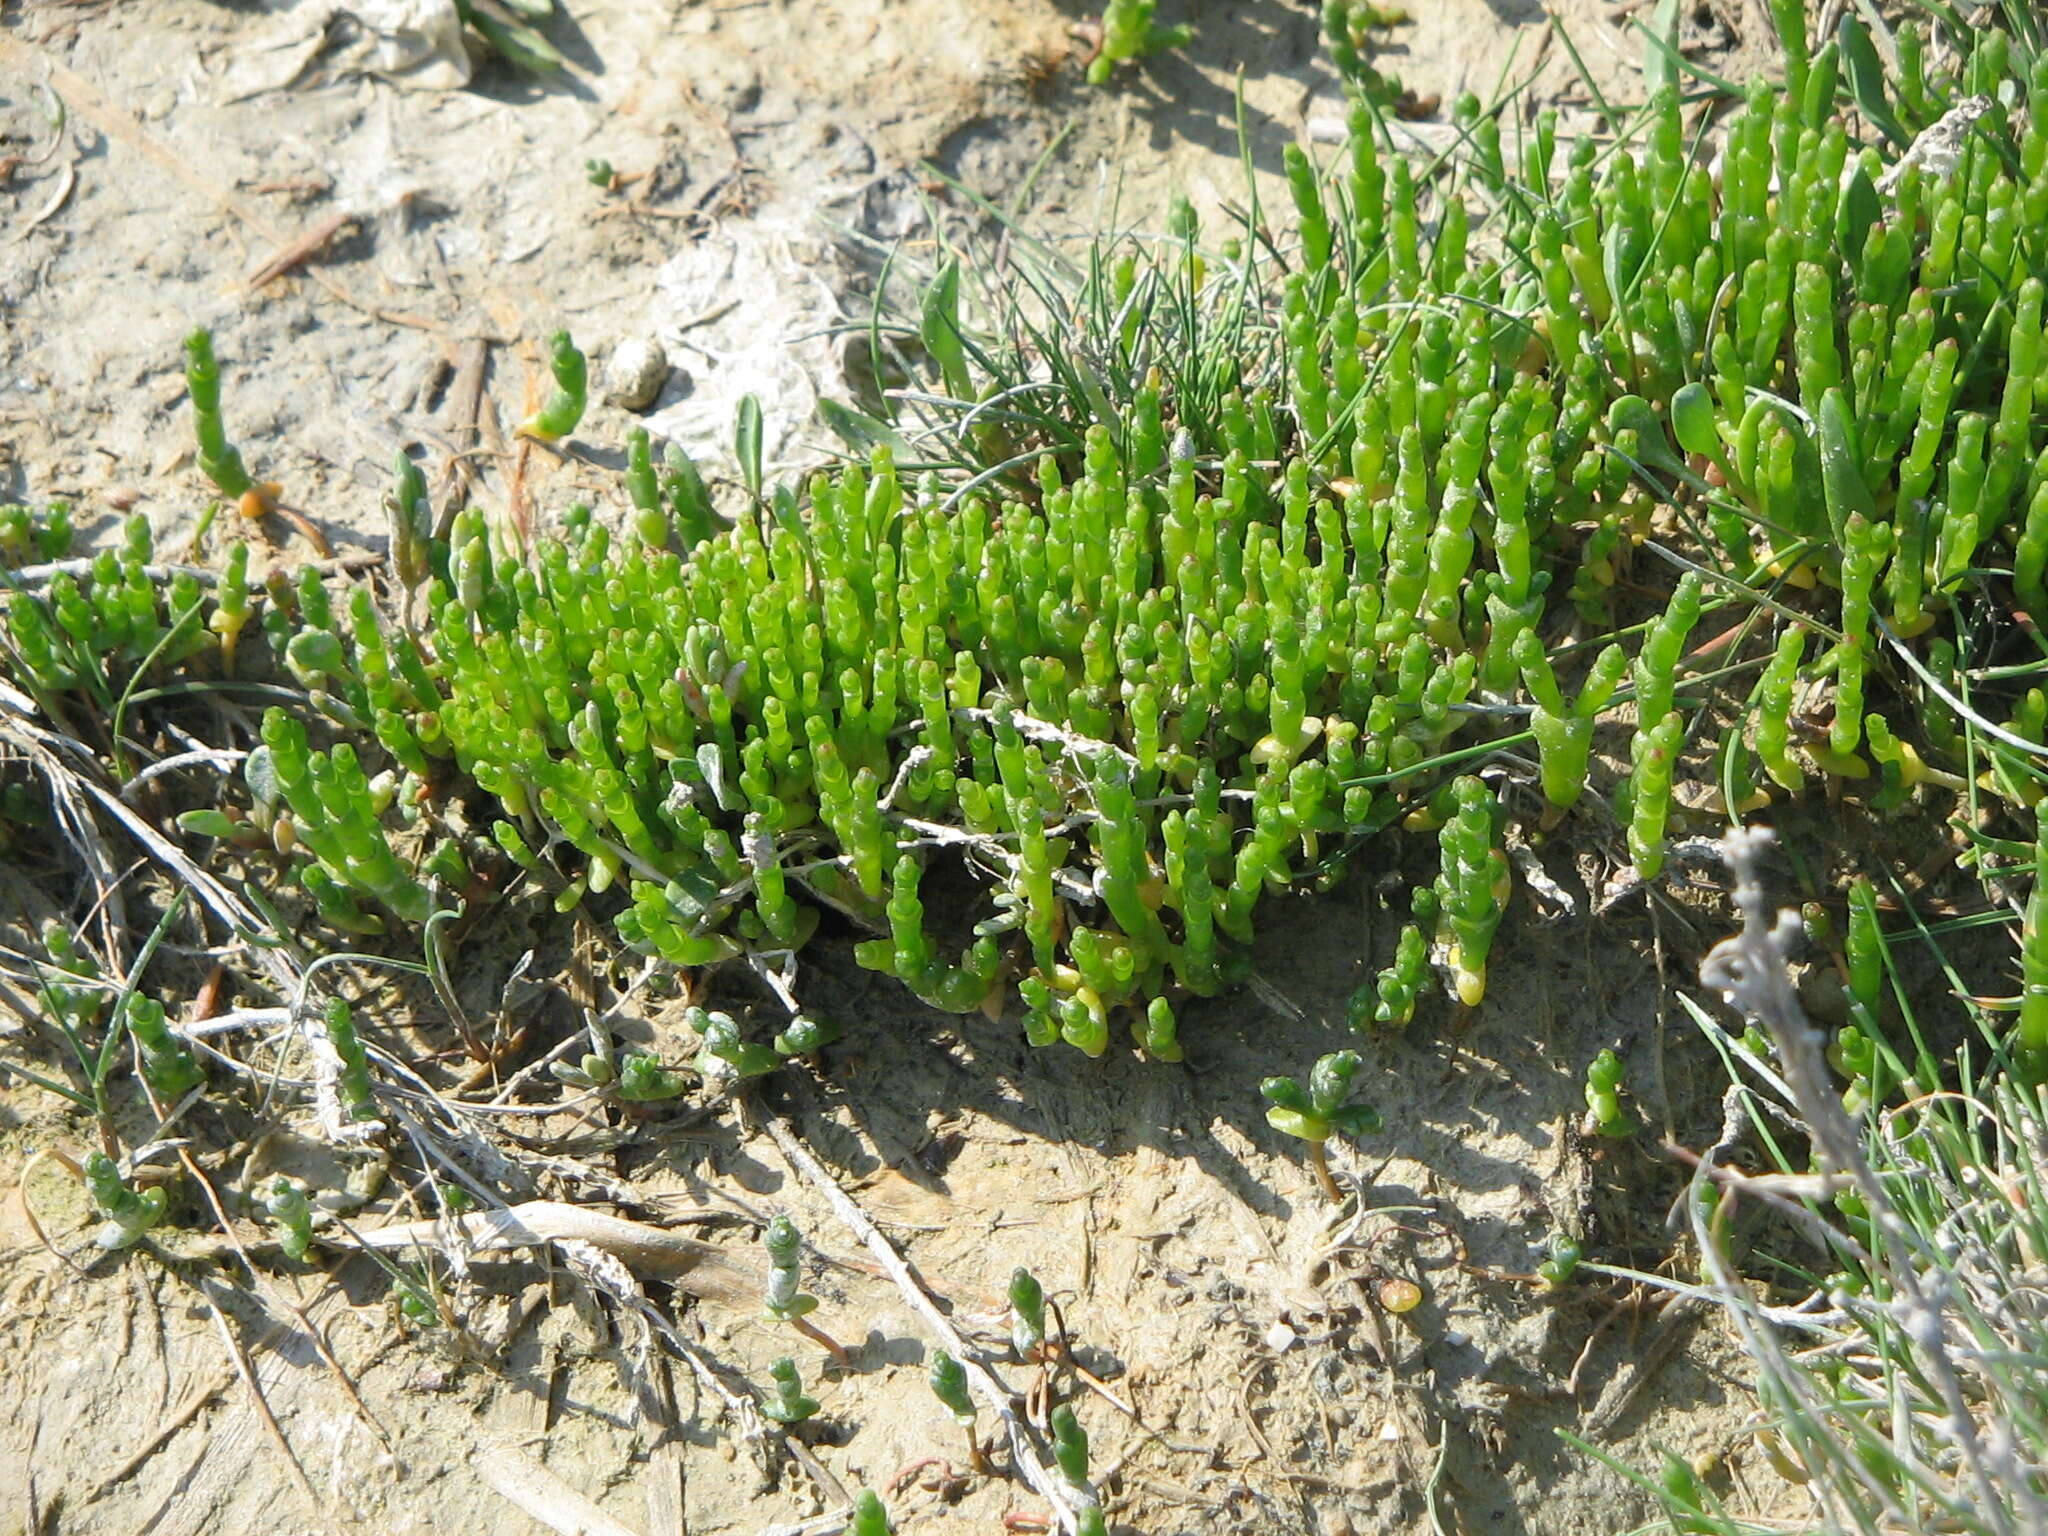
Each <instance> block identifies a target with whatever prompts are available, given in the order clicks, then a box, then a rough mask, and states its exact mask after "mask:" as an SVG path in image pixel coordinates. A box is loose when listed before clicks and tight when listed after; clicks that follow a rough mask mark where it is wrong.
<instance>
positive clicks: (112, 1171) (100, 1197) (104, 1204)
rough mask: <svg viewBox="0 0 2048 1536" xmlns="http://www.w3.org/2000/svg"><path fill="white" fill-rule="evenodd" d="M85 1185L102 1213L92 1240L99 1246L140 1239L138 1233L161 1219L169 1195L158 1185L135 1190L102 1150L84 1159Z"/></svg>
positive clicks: (124, 1244) (122, 1245) (124, 1245)
mask: <svg viewBox="0 0 2048 1536" xmlns="http://www.w3.org/2000/svg"><path fill="white" fill-rule="evenodd" d="M85 1187H86V1191H87V1193H89V1194H90V1195H91V1196H92V1203H93V1204H94V1205H95V1206H96V1207H98V1209H99V1213H100V1214H101V1215H102V1216H104V1217H106V1218H107V1219H106V1221H105V1222H103V1223H102V1224H101V1225H100V1229H99V1230H98V1231H97V1232H95V1233H94V1234H93V1241H94V1242H96V1243H98V1244H99V1245H100V1247H102V1248H127V1247H129V1246H131V1245H133V1244H135V1243H139V1242H141V1241H142V1235H143V1234H144V1233H145V1232H147V1231H148V1230H149V1229H150V1228H151V1227H153V1226H155V1225H156V1224H157V1223H158V1222H160V1221H162V1220H163V1219H164V1212H165V1210H166V1209H167V1208H168V1207H169V1205H170V1201H171V1197H170V1196H169V1195H168V1194H166V1193H165V1192H164V1189H163V1187H162V1186H161V1185H152V1186H150V1187H149V1188H148V1189H145V1190H140V1191H137V1190H135V1189H132V1188H130V1187H129V1186H128V1185H127V1184H126V1183H125V1182H123V1180H122V1178H121V1170H120V1169H119V1168H117V1167H116V1166H115V1165H114V1160H113V1159H112V1158H111V1157H109V1156H107V1154H106V1153H104V1152H95V1153H93V1155H92V1156H91V1157H88V1158H87V1159H86V1160H85Z"/></svg>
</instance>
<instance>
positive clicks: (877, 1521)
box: [846, 1488, 896, 1536]
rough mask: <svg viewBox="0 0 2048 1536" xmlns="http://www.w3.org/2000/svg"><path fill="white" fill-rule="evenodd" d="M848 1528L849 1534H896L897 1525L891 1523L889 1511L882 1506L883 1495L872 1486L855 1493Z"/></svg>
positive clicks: (872, 1535) (860, 1535)
mask: <svg viewBox="0 0 2048 1536" xmlns="http://www.w3.org/2000/svg"><path fill="white" fill-rule="evenodd" d="M846 1529H847V1533H848V1536H896V1527H895V1526H893V1525H891V1524H890V1523H889V1512H888V1511H887V1510H886V1509H884V1508H883V1507H882V1499H881V1495H879V1494H877V1493H876V1492H875V1491H874V1490H873V1489H872V1488H863V1489H861V1491H860V1492H859V1493H857V1494H855V1495H854V1498H853V1509H852V1510H851V1512H850V1520H849V1523H848V1525H847V1528H846Z"/></svg>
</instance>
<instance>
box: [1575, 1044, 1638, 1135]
mask: <svg viewBox="0 0 2048 1536" xmlns="http://www.w3.org/2000/svg"><path fill="white" fill-rule="evenodd" d="M1586 1124H1587V1127H1588V1128H1589V1129H1590V1130H1592V1131H1593V1132H1594V1133H1595V1134H1597V1135H1601V1136H1615V1137H1619V1136H1626V1135H1628V1133H1629V1132H1630V1131H1633V1130H1634V1129H1635V1128H1636V1123H1635V1121H1633V1120H1631V1119H1630V1118H1629V1117H1628V1115H1627V1113H1626V1112H1625V1111H1624V1110H1623V1109H1622V1107H1621V1058H1620V1057H1619V1056H1617V1055H1615V1054H1614V1052H1613V1050H1612V1049H1611V1048H1610V1049H1607V1050H1603V1051H1602V1052H1601V1053H1600V1054H1599V1055H1598V1056H1595V1057H1594V1058H1593V1061H1592V1064H1591V1065H1590V1066H1588V1067H1587V1068H1586Z"/></svg>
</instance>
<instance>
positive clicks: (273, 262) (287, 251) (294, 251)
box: [247, 209, 361, 293]
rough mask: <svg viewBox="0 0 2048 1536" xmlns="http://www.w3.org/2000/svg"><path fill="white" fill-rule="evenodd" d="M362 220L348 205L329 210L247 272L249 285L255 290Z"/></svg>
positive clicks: (314, 253)
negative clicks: (336, 210)
mask: <svg viewBox="0 0 2048 1536" xmlns="http://www.w3.org/2000/svg"><path fill="white" fill-rule="evenodd" d="M360 222H361V220H360V219H359V218H358V217H357V216H356V215H355V214H354V213H351V212H349V211H348V210H347V209H342V210H341V211H339V212H336V213H330V214H329V215H328V216H327V217H326V218H324V219H322V220H321V221H320V222H319V223H318V224H315V225H314V226H313V227H312V228H311V229H309V230H307V231H306V232H305V233H304V234H303V235H301V236H299V238H298V239H296V240H294V241H292V242H291V243H290V244H289V245H287V246H285V247H284V249H283V250H281V251H279V252H278V253H277V254H276V255H275V256H272V257H271V258H270V260H268V261H266V262H264V263H263V265H262V266H260V267H258V268H257V269H256V270H255V271H254V272H251V273H250V274H249V278H248V283H247V286H248V289H249V291H250V292H251V293H254V292H255V291H256V290H257V289H258V288H261V287H262V286H263V285H264V284H266V283H269V282H273V281H275V280H276V279H278V278H280V277H283V276H284V275H285V273H287V272H289V271H291V270H292V268H294V267H296V266H298V265H299V264H300V263H302V262H306V261H311V260H312V259H313V258H314V257H315V256H317V255H319V254H320V252H321V251H322V250H323V249H325V248H326V245H327V242H328V241H330V240H332V239H333V238H334V237H335V236H336V235H338V234H340V233H341V232H342V231H343V230H344V229H348V228H350V227H352V226H353V225H355V224H358V223H360Z"/></svg>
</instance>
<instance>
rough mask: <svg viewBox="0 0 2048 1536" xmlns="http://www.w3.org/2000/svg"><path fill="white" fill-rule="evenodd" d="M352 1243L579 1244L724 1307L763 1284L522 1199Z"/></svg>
mask: <svg viewBox="0 0 2048 1536" xmlns="http://www.w3.org/2000/svg"><path fill="white" fill-rule="evenodd" d="M719 1214H721V1215H722V1214H724V1213H723V1212H720V1213H719ZM355 1238H356V1241H357V1242H358V1243H360V1244H361V1245H362V1246H363V1247H365V1248H411V1247H423V1248H443V1247H447V1246H449V1245H451V1244H452V1245H457V1246H460V1247H463V1248H467V1249H470V1250H477V1249H499V1248H537V1247H542V1246H545V1245H547V1244H550V1243H557V1244H558V1243H564V1242H583V1243H588V1244H590V1246H591V1247H593V1248H596V1249H599V1250H601V1251H603V1252H605V1253H608V1254H610V1255H612V1256H613V1257H614V1258H616V1259H619V1260H621V1261H623V1262H624V1263H626V1264H628V1265H630V1266H631V1267H632V1268H633V1269H635V1270H637V1271H639V1272H641V1273H643V1274H650V1275H654V1276H657V1277H659V1278H661V1279H664V1280H670V1281H673V1282H674V1283H675V1284H677V1285H678V1286H680V1287H681V1288H682V1289H683V1290H686V1291H688V1292H690V1293H691V1294H692V1295H697V1296H709V1297H713V1298H715V1299H717V1300H720V1301H726V1302H734V1301H740V1300H744V1299H746V1298H748V1297H751V1296H754V1295H757V1294H758V1293H759V1292H760V1289H761V1283H762V1281H761V1276H760V1274H759V1273H758V1272H757V1271H756V1270H755V1269H753V1268H752V1267H751V1266H749V1265H747V1264H745V1263H743V1262H741V1261H740V1260H738V1259H735V1258H733V1257H732V1255H731V1254H730V1253H729V1252H728V1251H727V1250H726V1249H724V1248H721V1247H719V1246H718V1245H717V1244H715V1243H706V1242H700V1241H699V1240H698V1239H696V1238H694V1237H685V1236H683V1235H682V1234H681V1233H679V1232H670V1231H668V1230H666V1229H665V1228H662V1227H656V1226H650V1225H648V1224H647V1223H645V1222H639V1221H628V1220H627V1219H626V1218H625V1217H623V1216H611V1215H607V1214H606V1213H605V1212H603V1211H594V1210H591V1209H589V1208H588V1207H586V1206H580V1205H567V1204H564V1203H562V1202H560V1201H556V1200H529V1201H526V1202H525V1203H524V1204H521V1205H515V1206H508V1207H506V1208H505V1209H503V1210H494V1211H471V1212H468V1213H466V1214H464V1215H461V1216H454V1217H448V1218H445V1219H441V1220H432V1221H408V1222H403V1223H401V1224H399V1225H397V1226H391V1227H380V1228H378V1229H376V1230H375V1231H371V1232H359V1233H356V1234H355Z"/></svg>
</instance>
